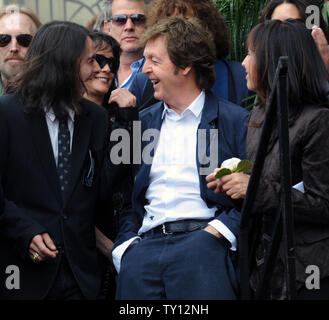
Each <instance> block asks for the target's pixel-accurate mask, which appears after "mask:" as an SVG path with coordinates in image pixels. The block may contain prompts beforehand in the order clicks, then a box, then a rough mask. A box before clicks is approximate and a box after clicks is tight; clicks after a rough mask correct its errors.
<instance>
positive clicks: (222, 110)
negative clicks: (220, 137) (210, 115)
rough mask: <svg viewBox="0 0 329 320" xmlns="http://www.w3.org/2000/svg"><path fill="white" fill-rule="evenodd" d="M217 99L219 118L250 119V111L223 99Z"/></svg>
mask: <svg viewBox="0 0 329 320" xmlns="http://www.w3.org/2000/svg"><path fill="white" fill-rule="evenodd" d="M216 98H217V100H218V110H219V116H221V117H224V118H225V119H227V120H230V119H231V120H232V119H245V120H246V119H248V117H249V111H247V110H246V109H244V108H242V107H241V106H239V105H237V104H234V103H232V102H230V101H227V100H225V99H223V98H220V97H216Z"/></svg>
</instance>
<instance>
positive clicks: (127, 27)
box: [124, 17, 135, 30]
mask: <svg viewBox="0 0 329 320" xmlns="http://www.w3.org/2000/svg"><path fill="white" fill-rule="evenodd" d="M124 29H125V30H133V29H135V25H134V24H133V21H132V20H131V18H130V17H129V18H128V19H127V22H126V24H125V27H124Z"/></svg>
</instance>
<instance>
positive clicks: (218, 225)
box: [208, 219, 237, 251]
mask: <svg viewBox="0 0 329 320" xmlns="http://www.w3.org/2000/svg"><path fill="white" fill-rule="evenodd" d="M208 224H209V225H211V226H212V227H214V228H215V229H216V230H217V231H218V232H219V233H220V234H221V235H222V236H223V237H224V238H226V239H227V240H228V241H229V242H230V243H231V248H230V249H231V250H232V251H236V247H237V240H236V237H235V235H234V234H233V233H232V232H231V230H230V229H229V228H228V227H226V225H225V224H224V223H223V222H221V221H219V220H217V219H214V220H212V221H210V222H209V223H208Z"/></svg>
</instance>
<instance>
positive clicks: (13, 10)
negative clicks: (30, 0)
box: [0, 5, 41, 94]
mask: <svg viewBox="0 0 329 320" xmlns="http://www.w3.org/2000/svg"><path fill="white" fill-rule="evenodd" d="M40 26H41V22H40V20H39V18H38V17H37V16H36V15H35V14H34V13H33V11H32V10H30V9H28V8H25V7H19V6H18V5H7V6H5V7H3V8H2V9H1V10H0V72H1V94H2V92H3V88H4V87H6V86H7V84H8V82H10V81H12V80H14V78H15V77H16V75H17V74H18V73H19V71H20V70H21V69H22V63H23V61H24V58H25V55H26V53H27V50H28V48H29V46H30V43H31V41H32V38H33V35H34V34H35V33H36V31H37V29H38V28H39V27H40Z"/></svg>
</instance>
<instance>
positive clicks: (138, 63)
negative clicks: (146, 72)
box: [130, 57, 144, 71]
mask: <svg viewBox="0 0 329 320" xmlns="http://www.w3.org/2000/svg"><path fill="white" fill-rule="evenodd" d="M143 63H144V57H143V58H142V59H139V60H138V61H135V62H133V63H132V64H131V65H130V68H131V69H132V70H133V71H134V70H139V69H140V67H141V66H142V64H143Z"/></svg>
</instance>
